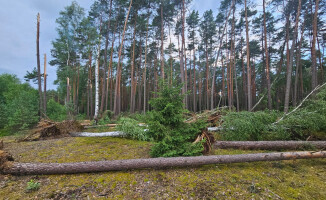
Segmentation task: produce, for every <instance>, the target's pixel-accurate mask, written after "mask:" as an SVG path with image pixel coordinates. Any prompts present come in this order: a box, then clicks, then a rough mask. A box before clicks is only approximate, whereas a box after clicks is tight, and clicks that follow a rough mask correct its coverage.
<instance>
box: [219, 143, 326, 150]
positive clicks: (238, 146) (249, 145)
mask: <svg viewBox="0 0 326 200" xmlns="http://www.w3.org/2000/svg"><path fill="white" fill-rule="evenodd" d="M214 147H215V148H219V149H267V150H282V149H288V150H290V149H294V150H295V149H302V148H317V149H325V148H326V141H217V142H215V143H214Z"/></svg>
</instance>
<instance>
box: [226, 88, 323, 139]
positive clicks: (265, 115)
mask: <svg viewBox="0 0 326 200" xmlns="http://www.w3.org/2000/svg"><path fill="white" fill-rule="evenodd" d="M281 116H282V115H281V114H280V113H278V112H276V111H258V112H246V111H243V112H238V113H236V112H230V113H228V114H227V115H226V116H224V117H223V122H224V123H223V125H222V126H223V131H222V138H223V139H225V140H289V139H291V140H305V139H306V138H307V137H309V136H314V137H315V138H320V139H323V138H326V88H323V89H322V90H321V91H319V93H318V94H317V95H316V98H314V99H311V100H307V101H305V102H304V104H303V105H302V106H301V107H300V108H299V109H297V110H296V111H295V112H293V113H291V114H289V115H287V116H285V117H284V118H283V120H281V121H280V122H279V123H275V122H276V121H277V120H278V118H280V117H281Z"/></svg>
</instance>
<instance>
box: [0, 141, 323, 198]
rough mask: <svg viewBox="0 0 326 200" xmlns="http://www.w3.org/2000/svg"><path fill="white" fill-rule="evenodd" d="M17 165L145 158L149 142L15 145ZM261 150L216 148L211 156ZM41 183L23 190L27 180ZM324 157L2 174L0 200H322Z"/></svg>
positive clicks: (11, 146) (8, 147)
mask: <svg viewBox="0 0 326 200" xmlns="http://www.w3.org/2000/svg"><path fill="white" fill-rule="evenodd" d="M5 141H7V142H9V143H7V145H6V146H5V150H7V151H9V152H10V153H11V154H12V155H13V156H14V158H15V160H16V161H18V162H80V161H97V160H114V159H131V158H148V157H149V149H150V147H151V145H152V144H151V143H148V142H140V141H133V140H129V139H126V138H110V137H105V138H104V137H103V138H60V139H53V140H45V141H35V142H21V143H16V142H14V140H12V138H5ZM257 152H265V151H248V150H247V151H244V150H215V151H214V152H212V154H221V155H222V154H241V153H257ZM31 179H34V180H35V181H37V182H40V183H41V186H40V189H39V190H38V191H33V192H27V191H26V187H27V182H28V181H30V180H31ZM325 183H326V159H314V160H294V161H275V162H256V163H238V164H221V165H207V166H202V167H187V168H173V169H172V168H170V169H164V170H153V169H146V170H131V171H122V172H107V173H89V174H75V175H43V176H10V175H7V176H4V175H0V199H1V198H2V199H36V198H37V199H87V198H89V199H107V198H108V199H326V184H325Z"/></svg>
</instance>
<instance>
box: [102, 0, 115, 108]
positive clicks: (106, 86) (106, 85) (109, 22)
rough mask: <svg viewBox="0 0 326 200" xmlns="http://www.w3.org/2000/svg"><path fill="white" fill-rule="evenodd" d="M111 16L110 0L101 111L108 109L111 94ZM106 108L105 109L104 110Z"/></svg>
mask: <svg viewBox="0 0 326 200" xmlns="http://www.w3.org/2000/svg"><path fill="white" fill-rule="evenodd" d="M111 15H112V0H110V10H109V18H108V24H107V31H108V32H107V34H106V37H105V50H104V83H105V84H104V86H103V91H105V92H104V95H102V101H101V111H102V112H103V110H104V109H105V110H107V109H108V93H109V76H110V67H108V66H107V65H108V45H109V30H110V26H111ZM106 69H107V72H108V77H107V78H106ZM104 99H105V105H104ZM103 107H104V108H103Z"/></svg>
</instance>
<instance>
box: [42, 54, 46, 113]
mask: <svg viewBox="0 0 326 200" xmlns="http://www.w3.org/2000/svg"><path fill="white" fill-rule="evenodd" d="M43 80H44V101H43V102H44V103H43V109H44V114H45V115H46V54H44V78H43Z"/></svg>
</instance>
